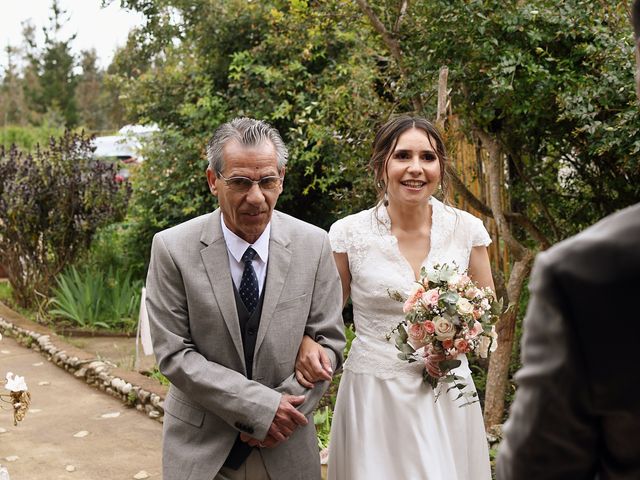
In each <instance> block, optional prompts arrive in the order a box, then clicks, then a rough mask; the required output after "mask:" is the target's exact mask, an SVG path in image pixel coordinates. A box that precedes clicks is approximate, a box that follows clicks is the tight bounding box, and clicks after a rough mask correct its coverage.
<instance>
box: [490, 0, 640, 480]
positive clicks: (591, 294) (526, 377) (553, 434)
mask: <svg viewBox="0 0 640 480" xmlns="http://www.w3.org/2000/svg"><path fill="white" fill-rule="evenodd" d="M634 27H635V32H636V39H637V38H638V37H640V1H638V0H636V2H635V5H634ZM639 79H640V76H639V77H637V80H639ZM638 92H640V84H639V88H638ZM639 98H640V93H639ZM529 289H530V290H531V300H530V302H529V307H528V310H527V315H526V318H525V320H524V336H523V339H522V369H521V370H520V371H519V372H518V373H517V375H516V380H517V382H518V385H519V387H518V391H517V393H516V398H515V401H514V403H513V406H512V408H511V414H510V417H509V420H508V421H507V423H506V425H505V433H504V440H503V442H502V444H501V445H500V450H499V455H498V461H497V478H498V479H499V480H527V479H532V480H533V479H535V480H550V479H557V480H593V479H600V480H633V479H640V401H639V400H638V394H639V393H640V374H639V373H638V371H639V370H638V349H637V347H636V346H635V344H636V343H637V340H636V336H637V332H638V325H640V322H639V320H640V315H639V314H638V294H639V292H640V204H636V205H635V206H632V207H629V208H627V209H625V210H623V211H621V212H618V213H616V214H614V215H611V216H609V217H607V218H606V219H604V220H602V221H600V222H599V223H597V224H596V225H594V226H592V227H591V228H589V229H587V230H585V231H584V232H582V233H581V234H579V235H577V236H575V237H573V238H571V239H569V240H566V241H564V242H561V243H560V244H558V245H556V246H554V247H553V248H551V249H549V250H548V251H547V252H544V253H541V254H540V255H538V257H537V258H536V262H535V265H534V269H533V273H532V275H531V281H530V284H529Z"/></svg>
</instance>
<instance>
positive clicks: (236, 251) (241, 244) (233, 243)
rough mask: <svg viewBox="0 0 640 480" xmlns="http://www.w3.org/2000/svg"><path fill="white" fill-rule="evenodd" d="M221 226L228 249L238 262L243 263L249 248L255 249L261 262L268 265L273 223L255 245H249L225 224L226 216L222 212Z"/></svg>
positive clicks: (269, 224)
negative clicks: (243, 256) (244, 255)
mask: <svg viewBox="0 0 640 480" xmlns="http://www.w3.org/2000/svg"><path fill="white" fill-rule="evenodd" d="M220 225H221V226H222V235H223V236H224V241H225V243H226V244H227V248H228V249H229V252H231V255H232V256H233V258H235V259H236V260H237V261H238V262H240V261H241V259H242V255H243V254H244V252H245V250H246V249H247V248H248V247H250V246H251V247H253V249H254V250H255V251H256V253H257V254H258V256H259V257H260V260H262V261H263V262H264V263H267V259H268V258H269V238H270V237H271V222H269V223H268V224H267V226H266V228H265V229H264V232H262V235H260V237H259V238H258V240H256V241H255V242H254V243H253V244H251V243H248V242H247V241H246V240H243V239H242V238H240V237H239V236H238V235H236V234H235V233H233V232H232V231H231V230H229V228H228V227H227V225H226V224H225V223H224V216H223V215H222V212H220Z"/></svg>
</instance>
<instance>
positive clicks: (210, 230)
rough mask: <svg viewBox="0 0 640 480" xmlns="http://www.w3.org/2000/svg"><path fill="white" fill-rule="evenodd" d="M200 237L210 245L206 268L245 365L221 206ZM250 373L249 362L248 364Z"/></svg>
mask: <svg viewBox="0 0 640 480" xmlns="http://www.w3.org/2000/svg"><path fill="white" fill-rule="evenodd" d="M200 241H201V242H202V243H204V244H205V245H207V246H206V247H205V248H203V249H202V250H201V251H200V256H201V257H202V262H203V263H204V268H205V270H206V271H207V276H208V277H209V282H210V283H211V289H212V290H213V295H214V297H215V299H216V302H217V303H218V308H220V313H221V315H222V318H223V320H224V322H225V324H226V325H227V329H228V330H229V333H230V334H231V338H232V339H233V344H234V346H235V348H236V352H237V354H238V357H240V359H241V360H242V364H243V365H244V350H243V347H242V335H241V333H240V322H239V321H238V311H237V309H236V302H235V296H234V293H233V281H232V280H231V272H230V270H229V254H228V253H227V244H226V243H225V241H224V236H223V234H222V227H221V226H220V210H216V211H215V212H213V213H212V214H211V216H210V217H209V220H208V221H207V222H206V223H205V226H204V228H203V229H202V234H201V235H200ZM245 373H246V366H245Z"/></svg>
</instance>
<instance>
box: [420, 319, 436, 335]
mask: <svg viewBox="0 0 640 480" xmlns="http://www.w3.org/2000/svg"><path fill="white" fill-rule="evenodd" d="M423 325H424V329H425V330H426V331H427V333H428V334H430V335H431V334H432V333H434V332H435V331H436V326H435V324H434V323H433V322H432V321H431V320H427V321H426V322H424V324H423Z"/></svg>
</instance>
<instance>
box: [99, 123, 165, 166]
mask: <svg viewBox="0 0 640 480" xmlns="http://www.w3.org/2000/svg"><path fill="white" fill-rule="evenodd" d="M158 131H160V129H159V128H158V126H157V125H155V124H154V125H125V126H124V127H122V128H121V129H120V130H118V134H117V135H109V136H106V137H96V138H95V139H94V140H93V146H94V147H95V148H96V149H95V151H94V152H93V155H94V157H96V158H101V159H109V160H112V161H117V160H120V161H122V162H123V163H124V164H131V163H136V164H137V163H140V162H142V161H143V157H142V155H141V152H142V143H143V142H144V140H145V138H148V137H150V136H151V135H153V134H154V133H156V132H158ZM118 175H119V176H121V177H122V178H127V177H128V176H129V170H128V169H127V168H126V167H123V168H121V169H120V170H119V171H118Z"/></svg>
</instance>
